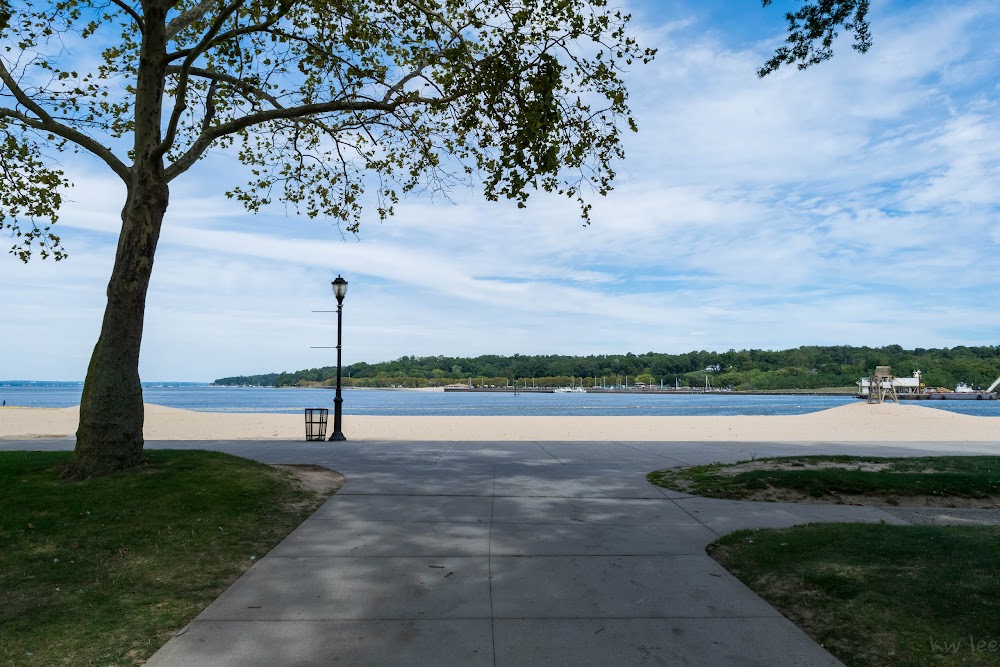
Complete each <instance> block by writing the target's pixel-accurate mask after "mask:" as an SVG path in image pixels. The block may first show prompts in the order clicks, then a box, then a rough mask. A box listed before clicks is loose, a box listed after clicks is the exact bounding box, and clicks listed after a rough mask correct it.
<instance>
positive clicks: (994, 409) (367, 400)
mask: <svg viewBox="0 0 1000 667" xmlns="http://www.w3.org/2000/svg"><path fill="white" fill-rule="evenodd" d="M81 390H82V387H81V386H79V385H69V386H66V385H62V386H32V387H10V386H3V385H2V384H0V399H5V400H6V401H7V405H20V406H27V407H46V408H65V407H70V406H73V405H78V404H79V403H80V392H81ZM143 397H144V400H145V401H146V402H147V403H156V404H158V405H165V406H168V407H172V408H183V409H186V410H198V411H200V412H274V413H296V412H301V411H302V409H303V408H332V407H333V391H332V390H329V389H269V388H249V387H207V386H200V387H145V388H144V389H143ZM855 402H857V399H854V398H850V397H844V396H741V395H732V394H705V395H701V394H694V395H681V396H672V395H662V394H651V395H637V394H569V393H566V394H518V395H517V396H515V395H513V394H476V393H471V394H465V393H450V392H449V393H444V392H425V391H392V390H380V389H365V390H350V389H349V390H345V391H344V413H345V414H349V415H409V416H413V415H434V416H470V417H479V416H491V415H492V416H507V415H530V416H558V415H569V416H582V415H591V416H606V415H626V416H627V415H640V416H680V415H691V416H696V415H702V416H723V415H798V414H805V413H808V412H816V411H818V410H826V409H827V408H833V407H837V406H838V405H845V404H849V403H855ZM906 403H907V404H908V405H916V406H920V407H921V408H925V409H928V410H950V411H952V412H961V413H964V414H971V415H981V416H991V417H1000V401H933V402H930V401H920V402H916V401H912V402H911V401H908V402H906Z"/></svg>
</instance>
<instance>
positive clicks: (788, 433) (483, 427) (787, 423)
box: [0, 402, 1000, 453]
mask: <svg viewBox="0 0 1000 667" xmlns="http://www.w3.org/2000/svg"><path fill="white" fill-rule="evenodd" d="M145 415H146V418H145V427H144V429H143V434H144V436H145V438H146V439H147V440H293V441H294V440H300V441H301V440H304V439H305V419H304V416H303V415H302V414H257V413H249V414H242V413H240V414H234V413H215V412H194V411H191V410H178V409H175V408H167V407H163V406H160V405H151V404H147V405H146V413H145ZM331 421H332V415H331ZM78 422H79V407H73V408H17V407H6V408H0V439H3V440H30V439H40V438H62V437H67V436H72V435H73V434H74V433H75V432H76V428H77V424H78ZM331 426H332V424H331ZM343 430H344V433H345V434H346V435H347V437H348V440H349V442H351V441H361V440H444V441H576V442H602V441H603V442H607V441H616V440H618V441H631V442H639V441H646V442H651V441H674V442H676V441H687V442H790V443H796V442H798V443H815V442H871V443H876V442H895V443H912V444H913V446H914V447H917V448H920V446H921V445H920V443H931V442H934V443H956V445H957V443H980V444H985V443H989V444H991V445H996V446H997V450H998V453H1000V418H998V417H973V416H969V415H963V414H957V413H954V412H948V411H946V410H940V409H936V408H928V407H920V406H913V405H896V404H891V403H888V404H883V405H868V404H866V403H862V402H858V403H854V404H850V405H843V406H839V407H836V408H831V409H829V410H823V411H820V412H813V413H810V414H805V415H783V416H740V417H639V416H636V417H589V416H588V417H566V416H560V417H397V416H391V417H382V416H368V415H365V416H353V415H345V416H344V423H343ZM330 444H331V446H336V443H330ZM926 446H927V445H925V447H926ZM938 448H941V447H938ZM944 448H947V447H944ZM955 449H956V450H959V449H961V447H959V446H956V447H955ZM980 449H982V447H980Z"/></svg>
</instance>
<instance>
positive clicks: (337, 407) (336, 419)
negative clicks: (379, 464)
mask: <svg viewBox="0 0 1000 667" xmlns="http://www.w3.org/2000/svg"><path fill="white" fill-rule="evenodd" d="M330 284H331V285H332V286H333V295H334V296H335V297H337V395H336V396H334V398H333V434H332V435H330V440H347V438H345V437H344V434H343V433H342V432H341V431H340V421H341V417H342V412H341V407H342V405H343V403H344V398H343V397H342V396H341V395H340V348H341V340H340V339H341V332H342V330H343V322H344V296H345V295H346V294H347V281H346V280H344V279H343V278H341V277H340V275H339V274H338V275H337V279H336V280H334V281H333V282H332V283H330Z"/></svg>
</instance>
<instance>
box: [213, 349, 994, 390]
mask: <svg viewBox="0 0 1000 667" xmlns="http://www.w3.org/2000/svg"><path fill="white" fill-rule="evenodd" d="M875 366H891V367H892V369H893V373H894V374H895V375H897V376H907V377H908V376H910V375H911V374H912V373H913V372H914V371H917V370H919V371H922V373H923V376H922V377H923V382H924V384H925V385H927V386H928V387H947V388H954V387H955V385H956V384H958V383H959V382H965V383H967V384H969V385H971V386H973V387H986V386H988V385H989V384H990V383H992V382H993V380H994V379H995V378H996V377H997V376H998V375H1000V345H984V346H974V347H967V346H964V345H962V346H958V347H953V348H927V349H925V348H915V349H912V350H906V349H903V347H901V346H899V345H887V346H885V347H854V346H848V345H836V346H818V345H817V346H802V347H798V348H795V349H790V350H778V351H775V350H756V349H750V350H739V351H736V350H729V351H727V352H708V351H705V350H701V351H692V352H687V353H683V354H665V353H658V352H647V353H645V354H634V353H631V352H629V353H627V354H612V355H589V356H569V355H520V354H515V355H513V356H503V355H493V354H488V355H481V356H478V357H447V356H429V357H415V356H404V357H400V358H398V359H395V360H393V361H384V362H380V363H374V364H369V363H366V362H357V363H353V364H350V365H347V366H344V368H343V372H342V381H343V384H344V385H345V386H348V387H351V386H353V387H435V386H444V385H447V384H455V383H461V384H466V385H467V384H469V383H470V382H471V383H472V384H473V385H475V386H480V385H486V386H489V385H493V386H506V385H510V384H513V383H514V381H517V383H518V384H520V385H522V386H523V385H525V384H526V385H528V386H531V385H534V386H537V387H562V386H570V385H579V384H582V385H583V386H584V387H591V386H594V385H595V384H596V385H597V386H609V385H620V384H622V383H623V382H624V381H625V378H626V376H627V378H628V383H629V384H630V385H634V384H636V383H646V384H652V385H659V384H661V383H663V384H665V385H669V386H674V385H675V384H676V385H679V386H681V387H701V386H704V384H705V381H706V377H707V378H708V381H709V382H710V383H711V384H712V386H714V387H732V388H733V389H734V390H737V391H767V390H782V389H819V388H825V387H850V386H853V385H854V383H855V382H857V380H858V379H859V378H861V377H867V376H868V375H870V374H871V372H872V371H873V370H874V369H875ZM336 374H337V368H336V367H335V366H325V367H322V368H310V369H306V370H299V371H294V372H282V373H263V374H259V375H239V376H234V377H226V378H219V379H217V380H215V382H214V384H216V385H225V386H241V385H242V386H247V385H249V386H263V387H295V386H330V385H333V384H334V383H335V382H336Z"/></svg>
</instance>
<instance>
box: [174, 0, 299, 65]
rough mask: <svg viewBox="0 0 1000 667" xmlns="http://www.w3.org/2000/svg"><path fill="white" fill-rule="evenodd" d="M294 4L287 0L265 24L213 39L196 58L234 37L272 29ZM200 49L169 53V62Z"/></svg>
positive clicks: (251, 26)
mask: <svg viewBox="0 0 1000 667" xmlns="http://www.w3.org/2000/svg"><path fill="white" fill-rule="evenodd" d="M292 4H293V2H292V0H285V2H282V3H281V7H279V9H278V11H276V12H275V13H274V14H272V15H271V16H270V17H269V18H268V19H267V20H266V21H264V22H263V23H256V24H254V25H248V26H244V27H242V28H236V29H235V30H230V31H228V32H224V33H222V34H221V35H217V36H215V37H213V38H212V40H211V41H210V42H209V43H208V44H207V45H204V48H203V50H202V51H200V52H198V54H197V55H196V56H195V58H197V56H198V55H201V53H204V51H207V50H208V49H209V48H211V47H213V46H216V45H218V44H221V43H222V42H225V41H227V40H230V39H232V38H234V37H242V36H244V35H249V34H251V33H255V32H263V31H266V30H267V29H268V28H270V27H271V26H273V25H274V24H276V23H277V22H278V21H280V20H281V19H283V18H284V17H285V15H286V14H288V11H289V10H290V9H291V8H292ZM214 27H215V26H213V28H214ZM216 31H217V30H216ZM199 48H202V44H199V45H198V46H196V47H194V48H191V49H181V50H180V51H174V52H173V53H168V54H167V62H173V61H175V60H177V59H178V58H188V57H190V55H191V54H192V53H194V52H195V51H196V50H197V49H199Z"/></svg>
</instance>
